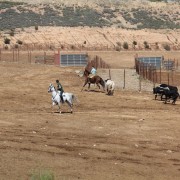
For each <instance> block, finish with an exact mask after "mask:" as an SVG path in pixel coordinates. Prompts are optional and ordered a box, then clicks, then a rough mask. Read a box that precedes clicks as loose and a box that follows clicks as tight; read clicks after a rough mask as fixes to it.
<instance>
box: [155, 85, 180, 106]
mask: <svg viewBox="0 0 180 180" xmlns="http://www.w3.org/2000/svg"><path fill="white" fill-rule="evenodd" d="M153 94H155V99H157V96H158V95H159V96H161V100H163V99H164V100H165V101H164V103H165V104H166V103H167V101H168V100H170V99H172V100H173V101H172V104H175V103H176V100H177V98H178V97H180V96H179V93H178V88H177V87H176V86H170V85H166V84H161V85H160V86H157V87H155V88H153ZM163 97H164V98H163Z"/></svg>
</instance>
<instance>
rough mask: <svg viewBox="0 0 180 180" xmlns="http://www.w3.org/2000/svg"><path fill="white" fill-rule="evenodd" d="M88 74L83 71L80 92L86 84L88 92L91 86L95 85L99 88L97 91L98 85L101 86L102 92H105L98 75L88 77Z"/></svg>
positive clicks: (102, 82)
mask: <svg viewBox="0 0 180 180" xmlns="http://www.w3.org/2000/svg"><path fill="white" fill-rule="evenodd" d="M89 74H90V73H89V72H88V71H86V70H85V71H84V76H85V82H84V85H83V87H82V90H83V88H84V86H86V84H88V90H89V89H90V85H91V84H96V85H97V86H98V87H99V89H100V85H101V86H102V87H103V90H104V91H105V82H104V80H103V79H102V78H101V77H100V76H98V75H94V76H93V77H89ZM82 90H81V91H82Z"/></svg>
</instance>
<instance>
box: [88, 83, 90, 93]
mask: <svg viewBox="0 0 180 180" xmlns="http://www.w3.org/2000/svg"><path fill="white" fill-rule="evenodd" d="M90 85H91V83H88V91H89V89H90Z"/></svg>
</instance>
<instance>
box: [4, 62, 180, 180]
mask: <svg viewBox="0 0 180 180" xmlns="http://www.w3.org/2000/svg"><path fill="white" fill-rule="evenodd" d="M77 69H78V68H60V67H54V66H45V65H35V64H34V65H27V64H20V63H19V64H18V63H7V62H6V63H3V62H1V63H0V72H1V76H0V99H1V103H0V111H1V112H0V126H1V129H0V142H1V143H0V153H1V158H0V179H1V180H12V179H13V180H25V179H30V176H31V174H32V173H33V172H34V171H43V170H49V171H52V172H53V174H54V175H55V179H57V180H60V179H68V180H69V179H72V180H75V179H83V180H85V179H86V180H92V179H97V180H106V179H107V180H109V179H114V180H116V179H117V180H119V179H128V180H130V179H131V180H132V179H133V180H136V179H138V180H141V179H143V180H144V179H146V180H147V179H149V180H150V179H151V180H152V179H155V180H157V179H158V180H160V179H164V180H169V179H173V180H176V179H179V177H180V153H179V148H180V141H179V136H180V129H179V127H180V122H179V119H180V115H179V114H180V108H179V107H180V101H179V100H178V101H177V103H176V105H172V104H170V103H168V104H164V103H163V102H162V101H159V100H156V101H155V100H154V95H153V94H151V93H150V92H145V91H143V92H141V93H139V92H137V91H127V90H123V89H116V91H115V94H114V96H107V95H106V94H105V93H103V92H102V91H101V90H98V89H96V88H95V87H94V86H92V87H91V91H89V92H88V91H86V88H85V90H84V91H82V92H81V91H80V90H81V87H82V85H83V82H84V79H83V78H80V77H79V76H78V75H77V74H76V73H75V70H77ZM56 79H60V81H61V83H62V84H63V86H64V89H65V91H66V92H72V93H74V94H75V95H76V96H77V97H78V99H79V103H75V104H74V113H73V114H70V113H69V109H68V106H67V105H63V106H62V111H63V113H62V114H58V113H57V109H58V108H57V107H54V110H53V113H52V112H51V94H49V93H48V92H47V90H48V86H49V83H51V82H52V83H54V85H55V80H56Z"/></svg>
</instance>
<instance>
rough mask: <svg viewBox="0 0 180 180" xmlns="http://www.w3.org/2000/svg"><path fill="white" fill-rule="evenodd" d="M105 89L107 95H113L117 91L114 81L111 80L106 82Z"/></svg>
mask: <svg viewBox="0 0 180 180" xmlns="http://www.w3.org/2000/svg"><path fill="white" fill-rule="evenodd" d="M105 89H106V91H107V95H113V94H114V89H115V83H114V81H112V80H110V79H107V80H105Z"/></svg>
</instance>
